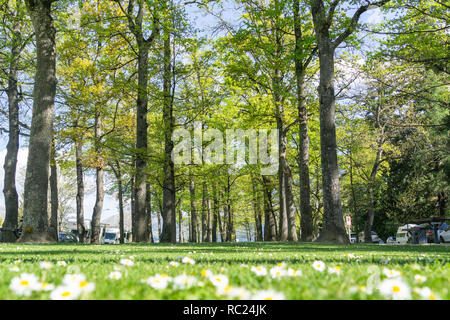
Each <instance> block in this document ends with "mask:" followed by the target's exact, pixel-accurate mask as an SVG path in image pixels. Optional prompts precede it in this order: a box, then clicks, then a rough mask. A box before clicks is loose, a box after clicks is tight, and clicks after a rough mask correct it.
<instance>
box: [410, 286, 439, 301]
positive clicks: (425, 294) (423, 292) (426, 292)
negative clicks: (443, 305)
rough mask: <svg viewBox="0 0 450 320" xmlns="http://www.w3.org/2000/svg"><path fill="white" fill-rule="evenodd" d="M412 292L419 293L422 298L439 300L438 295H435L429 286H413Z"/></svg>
mask: <svg viewBox="0 0 450 320" xmlns="http://www.w3.org/2000/svg"><path fill="white" fill-rule="evenodd" d="M414 292H416V293H417V294H419V295H420V297H421V298H422V299H423V300H440V297H439V296H437V295H435V294H434V293H433V292H432V291H431V289H430V288H428V287H424V288H420V289H419V288H415V289H414Z"/></svg>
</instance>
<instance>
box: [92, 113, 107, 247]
mask: <svg viewBox="0 0 450 320" xmlns="http://www.w3.org/2000/svg"><path fill="white" fill-rule="evenodd" d="M101 123H102V116H101V114H100V113H97V114H96V115H95V153H96V154H97V167H96V168H95V171H96V181H95V186H96V197H95V205H94V211H93V213H92V220H91V243H95V244H99V243H100V240H101V239H100V238H101V234H100V232H101V228H100V221H101V217H102V211H103V199H104V197H105V190H104V180H103V176H104V168H103V163H102V158H101V157H100V154H101V148H100V138H101V134H102V125H101Z"/></svg>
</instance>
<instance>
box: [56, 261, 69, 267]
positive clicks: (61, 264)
mask: <svg viewBox="0 0 450 320" xmlns="http://www.w3.org/2000/svg"><path fill="white" fill-rule="evenodd" d="M56 265H57V266H58V267H65V266H66V265H67V263H66V262H65V261H57V262H56Z"/></svg>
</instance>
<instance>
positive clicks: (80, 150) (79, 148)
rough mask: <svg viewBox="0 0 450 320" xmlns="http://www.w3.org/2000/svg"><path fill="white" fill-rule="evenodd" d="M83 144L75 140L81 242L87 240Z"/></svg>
mask: <svg viewBox="0 0 450 320" xmlns="http://www.w3.org/2000/svg"><path fill="white" fill-rule="evenodd" d="M82 157H83V145H82V143H81V142H80V141H75V165H76V172H77V197H76V206H77V233H78V240H79V241H80V243H85V242H86V229H85V226H84V178H83V163H82Z"/></svg>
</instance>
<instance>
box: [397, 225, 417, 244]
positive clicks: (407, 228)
mask: <svg viewBox="0 0 450 320" xmlns="http://www.w3.org/2000/svg"><path fill="white" fill-rule="evenodd" d="M415 226H416V224H405V225H403V226H400V227H398V229H397V234H396V236H395V239H396V241H397V243H398V244H407V243H410V242H411V236H412V234H411V229H412V228H413V227H415Z"/></svg>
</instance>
